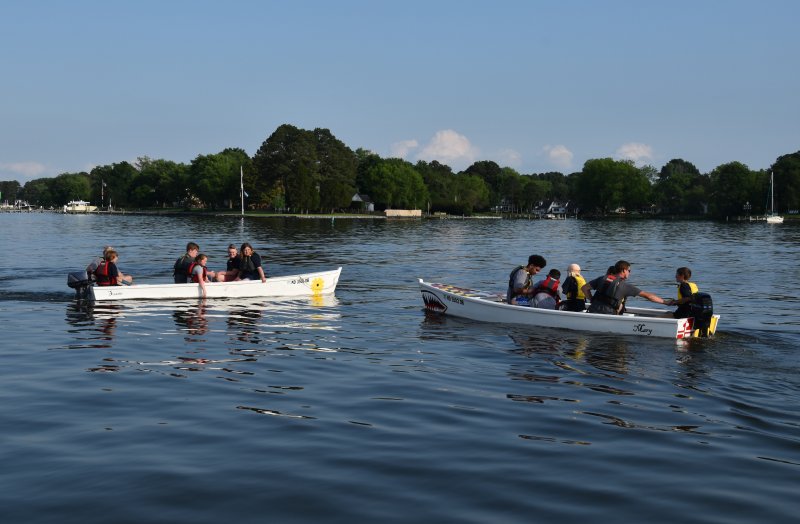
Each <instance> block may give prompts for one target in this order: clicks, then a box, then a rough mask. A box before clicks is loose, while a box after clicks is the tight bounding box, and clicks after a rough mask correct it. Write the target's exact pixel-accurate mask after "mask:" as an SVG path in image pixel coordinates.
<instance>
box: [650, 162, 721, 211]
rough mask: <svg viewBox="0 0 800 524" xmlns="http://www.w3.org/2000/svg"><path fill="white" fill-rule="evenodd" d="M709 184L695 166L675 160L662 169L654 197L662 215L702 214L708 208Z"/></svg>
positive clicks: (654, 190)
mask: <svg viewBox="0 0 800 524" xmlns="http://www.w3.org/2000/svg"><path fill="white" fill-rule="evenodd" d="M709 182H710V181H709V179H708V177H705V176H703V175H701V174H700V171H699V170H698V169H697V168H696V167H695V166H694V164H692V163H691V162H687V161H685V160H683V159H680V158H675V159H672V160H670V161H669V162H667V163H666V164H665V165H664V167H662V168H661V171H660V172H659V175H658V179H657V181H656V183H655V186H654V188H653V195H654V198H655V201H656V203H657V204H658V205H659V207H660V208H661V211H662V213H669V214H687V215H696V214H702V213H704V212H705V209H706V207H707V206H706V200H707V196H706V190H707V189H708V186H709Z"/></svg>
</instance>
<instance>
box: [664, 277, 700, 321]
mask: <svg viewBox="0 0 800 524" xmlns="http://www.w3.org/2000/svg"><path fill="white" fill-rule="evenodd" d="M690 278H692V270H691V269H689V268H688V267H679V268H678V269H677V270H676V271H675V282H677V283H678V299H677V300H670V303H669V305H670V306H678V309H676V310H675V311H674V312H673V313H672V316H673V317H675V318H688V317H691V316H694V315H693V314H692V311H691V303H692V299H693V298H694V295H695V294H696V293H697V292H699V291H700V288H698V287H697V284H695V283H694V282H689V279H690Z"/></svg>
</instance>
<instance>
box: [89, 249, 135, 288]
mask: <svg viewBox="0 0 800 524" xmlns="http://www.w3.org/2000/svg"><path fill="white" fill-rule="evenodd" d="M117 260H119V256H118V255H117V252H116V251H115V250H113V249H108V250H107V251H106V253H105V256H104V257H103V262H101V263H100V265H99V266H97V269H95V271H94V276H95V278H96V279H97V285H98V286H120V285H122V284H132V283H133V277H132V276H130V275H125V274H123V273H122V271H120V270H119V268H118V267H117Z"/></svg>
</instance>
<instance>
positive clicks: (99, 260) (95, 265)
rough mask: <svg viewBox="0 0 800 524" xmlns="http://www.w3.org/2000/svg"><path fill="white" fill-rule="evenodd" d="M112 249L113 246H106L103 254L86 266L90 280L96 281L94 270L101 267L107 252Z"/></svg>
mask: <svg viewBox="0 0 800 524" xmlns="http://www.w3.org/2000/svg"><path fill="white" fill-rule="evenodd" d="M110 249H113V248H112V247H111V246H106V247H104V248H103V254H102V255H101V256H99V257H97V258H94V259H92V261H91V262H89V265H88V266H86V277H87V278H88V279H89V281H90V282H94V281H95V277H94V272H95V271H97V268H98V267H100V264H102V263H103V262H104V261H105V259H106V252H108V250H110Z"/></svg>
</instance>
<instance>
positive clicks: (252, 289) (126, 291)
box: [70, 267, 342, 301]
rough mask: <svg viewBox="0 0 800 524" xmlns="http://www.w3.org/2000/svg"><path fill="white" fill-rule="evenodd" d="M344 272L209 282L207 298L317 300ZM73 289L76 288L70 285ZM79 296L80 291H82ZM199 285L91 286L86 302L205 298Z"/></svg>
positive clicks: (328, 291) (331, 288)
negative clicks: (265, 279) (294, 298)
mask: <svg viewBox="0 0 800 524" xmlns="http://www.w3.org/2000/svg"><path fill="white" fill-rule="evenodd" d="M341 272H342V268H341V267H340V268H337V269H334V270H331V271H320V272H317V273H302V274H299V275H287V276H279V277H269V278H267V281H266V282H261V280H238V281H234V282H209V283H207V284H206V297H207V298H243V297H284V298H291V297H315V296H322V295H329V294H332V293H333V292H334V291H336V284H337V283H338V282H339V275H340V274H341ZM70 287H77V286H74V285H73V284H70ZM79 292H80V290H79ZM202 297H203V290H202V289H201V288H200V284H194V283H191V284H133V285H130V286H90V287H89V288H88V289H87V290H86V298H88V299H89V300H95V301H109V300H137V299H145V300H153V299H155V300H158V299H173V300H174V299H186V298H202Z"/></svg>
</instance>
